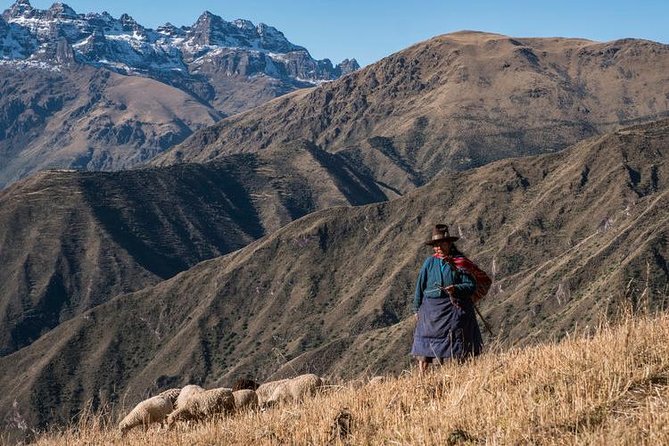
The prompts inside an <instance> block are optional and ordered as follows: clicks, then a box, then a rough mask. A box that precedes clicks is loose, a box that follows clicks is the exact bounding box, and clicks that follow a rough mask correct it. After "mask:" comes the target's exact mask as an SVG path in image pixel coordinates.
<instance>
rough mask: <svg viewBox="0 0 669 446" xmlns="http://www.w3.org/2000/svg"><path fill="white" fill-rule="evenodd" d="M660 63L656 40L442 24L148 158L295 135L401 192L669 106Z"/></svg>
mask: <svg viewBox="0 0 669 446" xmlns="http://www.w3.org/2000/svg"><path fill="white" fill-rule="evenodd" d="M642 67H643V68H642ZM661 67H666V69H665V68H661ZM668 70H669V45H663V44H660V43H656V42H649V41H643V40H636V39H626V40H619V41H613V42H606V43H597V42H592V41H589V40H584V39H561V38H523V39H519V38H515V37H508V36H503V35H499V34H489V33H482V32H459V33H454V34H446V35H442V36H438V37H435V38H432V39H430V40H427V41H425V42H420V43H418V44H416V45H413V46H411V47H409V48H407V49H405V50H402V51H399V52H397V53H395V54H393V55H390V56H388V57H386V58H384V59H382V60H381V61H379V62H377V63H375V64H372V65H369V66H367V67H365V68H363V69H361V70H358V71H356V72H354V73H351V74H350V75H348V76H346V77H345V78H342V79H339V80H337V81H333V82H330V83H328V84H324V85H322V86H320V87H319V88H316V89H313V90H311V91H305V92H297V93H293V94H291V95H287V96H284V97H282V98H280V99H278V100H274V101H271V102H268V103H266V104H263V105H262V106H259V107H257V108H255V109H253V110H249V111H246V112H244V113H241V114H238V115H235V116H232V117H228V118H226V119H223V120H221V121H220V122H218V123H217V124H216V125H214V126H211V127H208V128H206V129H202V130H200V131H198V132H196V133H195V134H193V135H192V136H191V137H189V138H188V139H187V140H185V141H184V142H183V143H181V144H179V145H177V146H175V147H173V148H171V149H170V150H169V151H166V152H165V153H163V154H161V155H160V156H158V157H156V158H155V159H154V160H152V161H151V163H152V164H154V165H169V164H173V163H178V162H185V161H189V162H203V161H207V160H212V159H216V158H217V157H220V156H225V155H226V154H229V153H236V152H251V151H259V150H264V149H265V148H267V147H272V146H274V145H280V144H283V143H286V142H287V141H290V140H292V139H304V140H309V141H312V142H313V143H314V144H316V145H318V146H319V147H321V148H322V149H323V150H326V151H330V152H337V153H341V154H342V155H345V156H348V157H349V158H350V159H352V160H355V161H356V162H358V163H360V164H363V165H365V166H367V167H368V168H369V169H370V171H371V172H373V176H374V177H375V179H376V180H377V181H379V182H383V183H385V184H388V185H389V186H391V187H393V188H395V189H396V190H398V191H400V192H401V193H405V192H407V191H408V190H411V189H413V188H415V187H417V186H420V185H422V184H425V182H427V181H428V180H429V179H430V178H432V177H434V175H436V174H437V173H439V172H440V171H441V170H444V169H445V170H466V169H468V168H472V167H476V166H480V165H483V164H485V163H488V162H491V161H494V160H497V159H502V158H506V157H512V156H519V155H531V154H537V153H546V152H554V151H558V150H561V149H563V148H565V147H567V146H569V145H571V144H575V143H576V142H578V141H579V140H581V139H584V138H586V137H589V136H594V135H597V134H602V133H605V132H607V131H611V130H613V129H615V128H616V127H619V126H623V125H632V124H635V123H642V122H647V121H652V120H656V119H661V118H663V117H666V116H667V115H668V113H669V99H667V98H669V96H667V95H669V78H668V77H667V76H666V72H667V71H668ZM651 79H652V80H651ZM378 165H380V166H381V167H380V168H378V167H376V166H378ZM389 169H390V170H391V171H390V172H389Z"/></svg>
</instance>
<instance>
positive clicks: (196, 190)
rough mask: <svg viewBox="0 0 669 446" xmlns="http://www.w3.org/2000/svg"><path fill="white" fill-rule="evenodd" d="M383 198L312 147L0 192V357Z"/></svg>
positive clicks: (76, 177) (67, 175)
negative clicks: (264, 242)
mask: <svg viewBox="0 0 669 446" xmlns="http://www.w3.org/2000/svg"><path fill="white" fill-rule="evenodd" d="M385 199H386V195H385V194H384V193H383V192H382V191H381V190H380V189H379V188H378V187H377V186H376V185H375V184H374V183H372V182H371V181H369V180H367V179H366V178H365V177H363V176H361V175H359V174H357V173H356V172H355V169H354V168H352V167H351V166H348V165H347V164H346V163H342V162H341V160H340V159H338V157H337V156H336V155H330V154H327V153H322V152H320V151H318V150H317V149H315V148H313V147H310V146H308V145H304V144H294V145H293V146H292V147H286V148H283V149H282V150H280V151H266V152H263V153H262V154H257V155H254V154H241V155H235V156H231V157H228V158H226V159H225V160H222V161H217V162H214V163H210V164H206V165H194V164H193V165H180V166H174V167H170V168H153V169H144V170H136V171H125V172H116V173H101V172H95V173H85V172H71V171H48V172H44V173H40V174H38V175H37V176H34V177H31V178H29V179H27V180H24V181H21V182H19V183H16V184H15V185H13V186H12V187H10V188H9V189H6V190H5V191H2V192H0V253H1V255H0V318H1V319H2V320H3V321H5V322H4V323H3V324H2V325H1V328H0V356H2V355H7V354H9V353H11V352H13V351H15V350H17V349H19V348H21V347H23V346H25V345H28V344H29V343H31V342H32V341H34V340H35V339H37V338H38V337H39V336H41V335H42V334H43V333H45V332H47V331H48V330H50V329H51V328H53V327H55V326H56V325H58V324H59V323H61V322H63V321H65V320H67V319H69V318H71V317H73V316H75V315H78V314H81V313H82V312H84V311H86V310H88V309H90V308H92V307H94V306H96V305H98V304H100V303H103V302H105V301H106V300H108V299H109V298H111V297H113V296H115V295H118V294H121V293H124V292H129V291H135V290H138V289H141V288H144V287H146V286H148V285H153V284H156V283H158V282H159V281H160V280H163V279H166V278H169V277H172V276H174V275H175V274H176V273H178V272H180V271H183V270H185V269H188V268H190V267H191V266H193V265H195V264H196V263H198V262H200V261H202V260H205V259H209V258H212V257H217V256H220V255H223V254H226V253H229V252H231V251H234V250H236V249H239V248H241V247H243V246H245V245H247V244H248V243H250V242H252V241H253V240H256V239H257V238H260V237H262V236H263V235H265V234H268V233H271V232H273V231H275V230H277V229H278V228H279V227H281V226H283V225H285V224H286V223H288V222H290V221H292V220H294V219H297V218H299V217H302V216H303V215H305V214H307V213H310V212H313V211H315V210H318V209H323V208H328V207H332V206H348V205H358V204H366V203H371V202H376V201H381V200H385Z"/></svg>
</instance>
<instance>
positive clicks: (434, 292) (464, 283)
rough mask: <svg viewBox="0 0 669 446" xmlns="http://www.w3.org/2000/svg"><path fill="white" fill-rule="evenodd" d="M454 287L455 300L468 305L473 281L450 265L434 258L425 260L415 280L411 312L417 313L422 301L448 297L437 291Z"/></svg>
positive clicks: (473, 288)
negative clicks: (450, 286)
mask: <svg viewBox="0 0 669 446" xmlns="http://www.w3.org/2000/svg"><path fill="white" fill-rule="evenodd" d="M449 285H455V298H456V299H458V300H460V301H463V303H469V301H471V299H470V298H471V296H472V294H473V293H474V291H475V290H476V283H475V282H474V279H473V278H472V277H471V276H470V275H469V274H466V273H464V272H462V271H455V270H454V268H453V267H451V265H450V264H449V263H448V262H446V261H444V260H441V259H438V258H436V257H434V256H430V257H428V258H427V259H425V262H423V266H422V267H421V269H420V272H419V273H418V279H417V280H416V294H415V295H414V298H413V310H414V312H418V309H419V308H420V305H421V303H423V299H436V298H440V297H442V298H443V297H448V293H446V292H445V291H442V290H441V289H439V287H440V286H442V287H447V286H449Z"/></svg>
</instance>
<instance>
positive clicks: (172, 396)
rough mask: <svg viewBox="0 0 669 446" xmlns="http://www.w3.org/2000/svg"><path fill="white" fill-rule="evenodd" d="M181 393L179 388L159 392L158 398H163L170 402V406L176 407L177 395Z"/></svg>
mask: <svg viewBox="0 0 669 446" xmlns="http://www.w3.org/2000/svg"><path fill="white" fill-rule="evenodd" d="M180 393H181V389H180V388H178V387H177V388H174V389H167V390H165V391H163V392H160V393H159V394H158V396H164V397H165V398H167V399H168V400H170V401H171V402H172V405H174V406H176V403H177V398H178V397H179V394H180Z"/></svg>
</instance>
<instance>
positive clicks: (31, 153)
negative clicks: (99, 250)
mask: <svg viewBox="0 0 669 446" xmlns="http://www.w3.org/2000/svg"><path fill="white" fill-rule="evenodd" d="M222 116H223V115H222V114H221V113H219V112H218V111H216V110H215V109H214V108H213V107H211V106H208V105H206V104H204V103H202V102H200V101H198V100H196V99H195V98H193V96H191V95H189V94H187V93H185V92H183V91H182V90H179V89H177V88H174V87H171V86H169V85H166V84H164V83H162V82H158V81H156V80H153V79H150V78H146V77H140V76H131V77H130V76H123V75H120V74H118V73H114V72H111V71H109V70H101V69H96V68H92V67H86V66H83V67H81V68H78V69H76V70H74V69H73V70H61V69H53V70H52V69H40V68H26V69H22V70H18V71H17V70H15V69H14V68H12V67H8V66H5V65H0V161H1V163H0V186H1V185H6V184H9V183H11V182H13V181H16V180H18V179H20V178H22V177H25V176H28V175H30V174H31V173H33V172H35V171H38V170H42V169H46V168H49V167H53V166H60V167H66V168H73V169H90V170H94V169H97V170H100V169H104V170H116V169H122V168H128V167H132V166H134V165H137V164H141V163H143V162H145V161H147V160H148V159H150V158H152V157H153V156H155V155H156V154H158V153H160V152H161V151H164V150H166V149H167V148H169V147H171V146H172V145H174V144H176V143H179V142H181V141H183V140H184V139H185V138H186V137H187V136H189V135H190V134H191V133H192V132H193V131H195V130H197V129H198V128H202V127H205V126H208V125H211V124H213V123H215V122H216V121H217V120H219V119H221V118H222Z"/></svg>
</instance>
